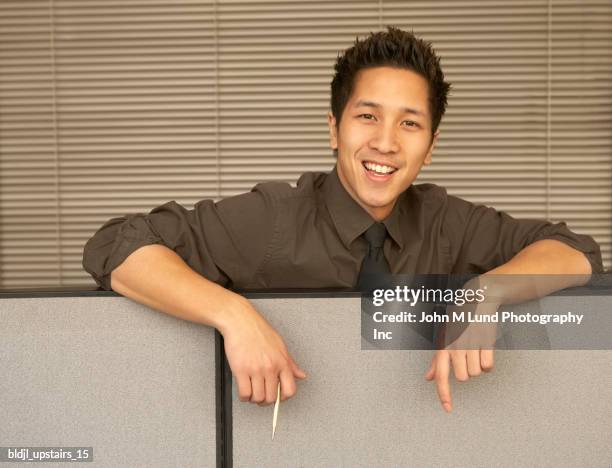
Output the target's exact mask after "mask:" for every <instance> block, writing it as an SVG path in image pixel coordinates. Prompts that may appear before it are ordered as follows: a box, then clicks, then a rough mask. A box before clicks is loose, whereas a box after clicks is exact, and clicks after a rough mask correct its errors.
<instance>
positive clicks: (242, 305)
mask: <svg viewBox="0 0 612 468" xmlns="http://www.w3.org/2000/svg"><path fill="white" fill-rule="evenodd" d="M229 315H230V318H229V320H228V321H227V323H226V324H225V326H224V327H223V328H222V329H219V331H220V332H221V334H222V335H223V339H224V341H225V354H226V355H227V360H228V362H229V365H230V368H231V369H232V373H233V374H234V377H235V378H236V382H237V384H238V396H239V398H240V400H241V401H250V402H251V403H257V404H259V405H262V406H265V405H269V404H271V403H274V402H275V401H276V391H277V386H278V381H279V378H280V384H281V400H286V399H288V398H291V397H292V396H293V395H295V393H296V390H297V388H296V384H295V378H298V379H304V378H306V373H305V372H304V371H303V370H302V369H301V368H300V367H299V366H298V365H297V364H296V363H295V361H294V360H293V358H292V357H291V356H290V355H289V352H288V351H287V347H286V345H285V343H284V341H283V339H282V338H281V337H280V335H279V334H278V333H277V332H276V331H275V330H274V329H273V328H272V326H271V325H270V324H269V323H268V322H267V321H266V320H265V319H264V318H263V317H262V316H261V315H260V314H259V313H258V312H257V311H256V310H255V308H253V306H252V305H251V303H250V302H248V301H247V300H246V299H244V298H240V300H239V301H238V302H237V304H236V305H235V306H234V307H233V308H232V312H231V313H230V314H229Z"/></svg>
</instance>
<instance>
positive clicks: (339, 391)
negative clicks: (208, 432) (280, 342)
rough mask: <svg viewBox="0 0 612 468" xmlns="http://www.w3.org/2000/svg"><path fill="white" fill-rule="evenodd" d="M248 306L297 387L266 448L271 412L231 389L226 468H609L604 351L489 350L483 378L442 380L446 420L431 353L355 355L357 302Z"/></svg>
mask: <svg viewBox="0 0 612 468" xmlns="http://www.w3.org/2000/svg"><path fill="white" fill-rule="evenodd" d="M253 302H254V304H255V306H256V308H257V309H258V310H259V311H261V313H262V314H263V315H265V317H266V318H267V319H268V320H269V321H270V323H271V324H272V325H273V326H274V327H275V328H276V329H277V330H278V331H279V333H280V334H281V336H283V337H284V339H285V341H286V343H287V345H288V348H289V350H290V352H291V353H292V355H293V357H294V358H295V360H296V361H297V362H298V363H299V364H300V365H301V366H302V367H303V369H304V370H305V371H306V372H307V373H308V378H307V380H305V381H303V382H300V383H299V384H298V387H299V389H298V394H297V395H296V396H295V397H294V398H293V399H291V400H288V401H286V402H283V403H281V405H280V411H279V416H278V426H277V431H276V437H275V439H274V440H273V441H272V440H271V423H272V415H273V409H272V407H271V406H269V407H264V408H262V407H259V406H257V405H253V404H249V403H241V402H239V400H238V398H237V394H236V388H235V385H234V386H233V389H232V392H233V395H232V408H231V412H232V451H231V453H232V457H233V466H235V467H252V466H266V467H286V466H305V467H338V466H351V467H354V466H367V467H371V466H407V467H412V466H414V467H426V466H445V467H446V466H449V467H450V466H465V467H468V466H469V467H476V466H495V467H498V466H502V467H504V466H507V467H517V466H529V467H531V466H538V467H576V466H589V467H610V466H612V448H611V443H610V441H611V439H612V419H611V417H610V416H611V415H612V386H611V385H610V383H611V380H610V376H611V370H612V368H611V362H612V361H611V358H612V352H611V351H576V350H574V351H536V350H529V351H508V350H507V351H497V352H496V355H495V359H496V361H495V369H494V371H493V372H492V373H490V374H485V375H482V376H480V377H478V378H474V379H470V380H469V381H468V382H463V383H457V382H456V381H454V379H452V380H453V382H452V392H453V402H454V409H453V411H452V413H450V414H447V413H445V412H444V411H443V410H442V408H441V405H440V404H439V402H438V397H437V394H436V389H435V386H434V384H433V383H431V382H427V381H426V380H425V379H424V374H425V372H426V371H427V369H428V367H429V364H430V360H431V356H432V354H433V352H432V351H376V350H363V351H362V349H361V334H360V300H359V298H357V297H352V298H351V297H344V298H315V299H313V298H310V299H297V298H286V299H279V298H276V299H265V298H259V299H253ZM608 303H611V304H612V301H609V302H608Z"/></svg>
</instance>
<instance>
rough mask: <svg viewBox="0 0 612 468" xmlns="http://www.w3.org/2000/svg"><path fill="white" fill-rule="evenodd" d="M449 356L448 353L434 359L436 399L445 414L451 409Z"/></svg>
mask: <svg viewBox="0 0 612 468" xmlns="http://www.w3.org/2000/svg"><path fill="white" fill-rule="evenodd" d="M449 360H450V356H449V354H448V353H444V354H440V355H438V358H437V359H436V361H437V362H436V371H435V372H436V389H437V390H438V398H440V403H442V407H443V408H444V410H445V411H446V412H447V413H450V412H451V410H452V409H453V402H452V400H451V392H450V385H449V383H448V374H449V372H450V363H449Z"/></svg>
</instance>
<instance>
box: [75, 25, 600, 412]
mask: <svg viewBox="0 0 612 468" xmlns="http://www.w3.org/2000/svg"><path fill="white" fill-rule="evenodd" d="M449 88H450V85H449V84H448V83H446V82H445V81H444V75H443V73H442V70H441V68H440V64H439V59H438V57H437V56H436V55H435V53H434V51H433V49H432V48H431V46H430V45H429V44H427V43H426V42H424V41H422V40H420V39H418V38H416V37H415V36H414V35H412V34H410V33H408V32H405V31H401V30H398V29H394V28H389V29H388V31H386V32H379V33H375V34H372V35H370V36H369V37H367V38H366V39H364V40H357V41H356V42H355V44H354V45H353V46H352V47H351V48H349V49H347V50H346V51H345V52H344V53H343V54H342V55H341V56H340V57H339V58H338V60H337V63H336V66H335V75H334V78H333V81H332V85H331V112H330V113H329V115H328V123H329V130H330V144H331V148H332V150H334V152H335V153H336V154H337V164H336V167H334V168H333V169H332V171H331V172H330V173H306V174H304V175H302V176H301V177H300V179H299V181H298V183H297V187H295V188H294V187H292V186H290V185H289V184H285V183H264V184H259V185H257V186H256V187H254V188H253V190H252V191H251V192H249V193H245V194H242V195H238V196H236V197H230V198H226V199H224V200H222V201H220V202H218V203H214V202H213V201H212V200H202V201H200V202H198V203H197V204H196V205H195V207H194V209H193V210H187V209H185V208H184V207H182V206H180V205H179V204H177V203H176V202H174V201H172V202H168V203H166V204H164V205H162V206H159V207H157V208H155V209H153V210H152V211H151V212H150V213H149V214H147V215H144V214H135V215H130V216H125V217H120V218H113V219H111V220H109V221H108V222H107V223H105V224H104V226H102V227H101V228H100V229H99V230H98V232H96V233H95V235H94V236H93V237H92V238H91V239H90V240H89V241H88V242H87V244H86V246H85V251H84V256H83V266H84V268H85V270H87V271H88V272H89V273H90V274H91V275H92V276H93V277H94V278H95V280H96V281H97V283H98V284H99V285H100V286H102V287H103V288H105V289H111V288H112V289H113V290H115V291H117V292H119V293H120V294H123V295H124V296H127V297H129V298H132V299H134V300H136V301H138V302H141V303H143V304H145V305H147V306H149V307H152V308H154V309H157V310H160V311H162V312H165V313H168V314H171V315H174V316H176V317H179V318H182V319H185V320H190V321H194V322H197V323H202V324H206V325H209V326H213V327H215V328H217V329H218V330H219V331H220V333H221V334H222V335H223V337H224V342H225V351H226V354H227V357H228V361H229V364H230V367H231V369H232V372H233V374H234V376H235V378H236V382H237V385H238V394H239V396H240V398H241V400H243V401H250V402H253V403H258V404H270V403H272V402H274V400H275V399H276V389H277V384H278V382H279V381H280V383H281V389H282V390H281V395H282V398H283V399H286V398H289V397H291V396H293V395H294V394H295V393H296V383H295V379H296V378H298V379H300V378H305V376H306V374H305V373H304V371H303V370H302V369H300V367H299V366H298V365H297V364H296V363H295V362H294V360H293V359H292V358H291V356H290V354H289V352H288V350H287V347H286V346H285V343H284V342H283V340H282V338H281V337H280V336H279V335H278V333H277V332H276V331H275V330H274V329H273V328H272V327H271V326H270V324H268V323H267V322H266V321H265V319H264V318H263V317H262V316H261V315H260V314H259V313H258V312H257V311H256V310H255V309H254V308H253V306H252V305H251V304H250V303H249V302H248V301H247V300H246V299H244V298H243V297H242V296H240V295H238V294H235V293H234V292H232V291H231V289H265V288H274V289H278V288H354V287H356V285H357V284H358V281H359V279H360V276H361V275H360V273H364V272H390V273H393V274H409V275H410V274H427V273H436V274H453V273H478V274H483V275H484V276H486V275H487V274H488V273H500V274H514V273H523V274H535V273H542V274H546V273H555V274H559V273H568V274H581V275H589V274H591V272H598V271H601V269H602V266H601V256H600V253H599V248H598V246H597V244H596V243H595V242H593V240H592V239H591V238H589V237H587V236H581V235H577V234H574V233H572V232H571V231H569V230H568V229H567V228H566V227H565V225H564V224H555V225H553V224H550V223H548V222H546V221H536V220H516V219H514V218H512V217H510V216H508V215H507V214H505V213H502V212H498V211H496V210H494V209H493V208H488V207H485V206H479V205H474V204H472V203H469V202H467V201H464V200H461V199H459V198H456V197H453V196H450V195H448V194H447V193H446V191H445V190H444V189H443V188H441V187H438V186H436V185H432V184H423V185H415V184H413V181H414V180H415V178H416V177H417V175H418V173H419V171H420V169H421V167H422V166H423V165H424V164H430V163H431V161H432V155H433V151H434V147H435V143H436V141H437V138H438V126H439V124H440V121H441V119H442V116H443V115H444V112H445V109H446V102H447V94H448V91H449ZM570 285H572V283H571V282H566V283H564V284H557V285H555V287H556V288H561V287H567V286H570ZM451 366H452V369H453V371H454V374H455V377H456V378H457V379H458V380H466V379H468V378H469V377H473V376H477V375H479V374H480V373H481V371H483V370H485V371H487V370H490V369H491V368H492V366H493V352H492V351H491V350H482V351H480V350H447V349H442V350H439V351H437V352H436V353H435V355H434V357H433V361H432V364H431V367H430V369H429V371H428V372H427V374H426V378H427V379H430V380H435V381H436V384H437V390H438V394H439V397H440V401H441V403H442V405H443V407H444V408H445V409H446V410H447V411H450V410H451V408H452V402H451V397H450V391H449V385H448V379H449V374H450V369H451Z"/></svg>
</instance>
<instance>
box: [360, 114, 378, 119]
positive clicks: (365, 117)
mask: <svg viewBox="0 0 612 468" xmlns="http://www.w3.org/2000/svg"><path fill="white" fill-rule="evenodd" d="M357 117H358V118H360V119H365V120H376V117H374V116H373V115H372V114H359V115H358V116H357Z"/></svg>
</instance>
